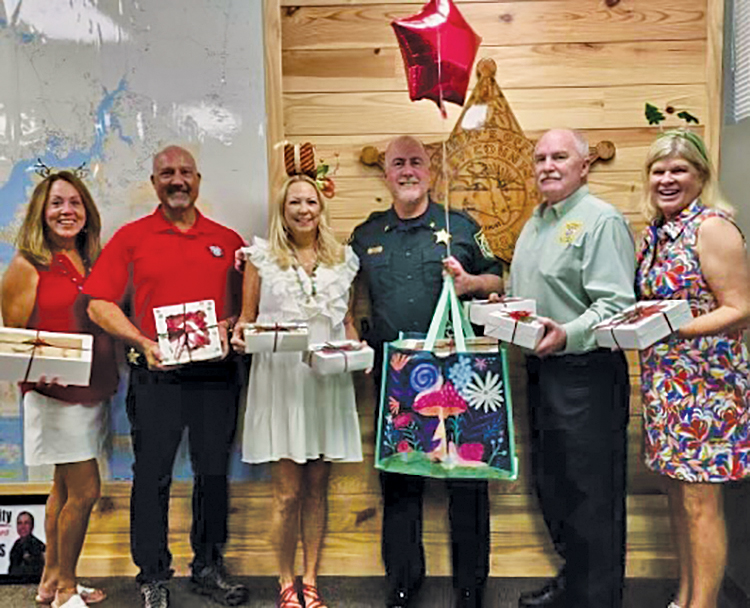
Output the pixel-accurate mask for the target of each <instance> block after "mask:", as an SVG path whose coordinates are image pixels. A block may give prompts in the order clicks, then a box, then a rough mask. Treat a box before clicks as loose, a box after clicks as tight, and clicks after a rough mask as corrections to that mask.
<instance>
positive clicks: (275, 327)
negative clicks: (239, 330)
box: [244, 323, 309, 353]
mask: <svg viewBox="0 0 750 608" xmlns="http://www.w3.org/2000/svg"><path fill="white" fill-rule="evenodd" d="M244 336H245V352H246V353H276V352H294V351H303V350H307V348H308V346H309V338H308V333H307V324H306V323H250V324H249V325H247V326H246V327H245V331H244Z"/></svg>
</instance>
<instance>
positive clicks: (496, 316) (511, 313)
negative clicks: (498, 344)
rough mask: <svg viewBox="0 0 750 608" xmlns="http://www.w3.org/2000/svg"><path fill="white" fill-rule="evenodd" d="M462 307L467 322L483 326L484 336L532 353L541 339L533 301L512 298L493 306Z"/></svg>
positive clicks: (471, 304)
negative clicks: (466, 315)
mask: <svg viewBox="0 0 750 608" xmlns="http://www.w3.org/2000/svg"><path fill="white" fill-rule="evenodd" d="M465 306H466V308H467V311H468V315H469V321H471V322H472V323H474V324H476V325H484V335H485V336H490V337H492V338H497V339H498V340H501V341H502V342H507V343H508V344H515V345H517V346H521V347H523V348H528V349H532V350H533V349H534V348H536V345H537V344H539V341H540V340H541V339H542V336H543V335H544V326H543V325H542V324H541V323H540V322H539V321H538V319H537V316H536V302H535V301H534V300H529V299H526V298H511V297H508V298H500V299H499V300H497V301H494V302H490V301H489V300H472V301H471V302H467V303H466V305H465Z"/></svg>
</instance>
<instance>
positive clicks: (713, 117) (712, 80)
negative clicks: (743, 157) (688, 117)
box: [701, 0, 724, 175]
mask: <svg viewBox="0 0 750 608" xmlns="http://www.w3.org/2000/svg"><path fill="white" fill-rule="evenodd" d="M706 33H707V44H706V97H707V105H708V114H707V117H706V120H704V124H705V125H706V145H707V146H708V150H709V152H710V154H711V161H712V162H713V163H714V168H715V170H716V171H717V175H718V171H719V163H720V161H721V158H720V154H721V125H722V123H723V119H724V90H723V85H724V78H723V74H724V2H723V0H709V2H708V6H707V8H706ZM701 118H702V117H701Z"/></svg>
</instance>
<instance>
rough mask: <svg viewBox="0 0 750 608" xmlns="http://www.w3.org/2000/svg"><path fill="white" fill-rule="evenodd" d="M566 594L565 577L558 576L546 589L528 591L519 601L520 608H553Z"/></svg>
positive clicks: (545, 586) (551, 580) (548, 583)
mask: <svg viewBox="0 0 750 608" xmlns="http://www.w3.org/2000/svg"><path fill="white" fill-rule="evenodd" d="M564 593H565V576H564V575H563V574H558V575H557V576H556V577H555V578H553V579H550V580H549V581H548V582H547V584H546V585H544V587H542V588H541V589H537V590H535V591H527V592H525V593H522V594H521V597H520V598H519V599H518V606H519V608H553V607H554V606H555V604H557V602H558V600H560V599H561V597H562V595H563V594H564Z"/></svg>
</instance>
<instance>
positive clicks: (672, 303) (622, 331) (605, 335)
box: [594, 300, 693, 350]
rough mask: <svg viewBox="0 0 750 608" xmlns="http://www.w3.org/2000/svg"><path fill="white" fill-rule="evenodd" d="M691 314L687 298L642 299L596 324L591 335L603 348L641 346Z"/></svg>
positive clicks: (641, 347) (659, 337)
mask: <svg viewBox="0 0 750 608" xmlns="http://www.w3.org/2000/svg"><path fill="white" fill-rule="evenodd" d="M692 318H693V313H692V312H691V310H690V304H689V303H688V301H687V300H644V301H643V302H638V303H637V304H636V305H635V306H631V307H630V308H627V309H626V310H624V311H622V312H621V313H620V314H619V315H616V316H614V317H612V318H611V319H607V320H606V321H602V322H601V323H599V324H597V325H595V326H594V336H595V337H596V343H597V344H598V345H599V346H602V347H604V348H616V349H622V350H643V349H644V348H648V347H649V346H651V345H652V344H654V343H656V342H658V341H659V340H661V339H662V338H666V337H667V336H668V335H669V334H671V333H674V332H675V331H677V330H678V329H679V328H680V327H682V326H683V325H685V324H686V323H688V322H690V321H691V320H692Z"/></svg>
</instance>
